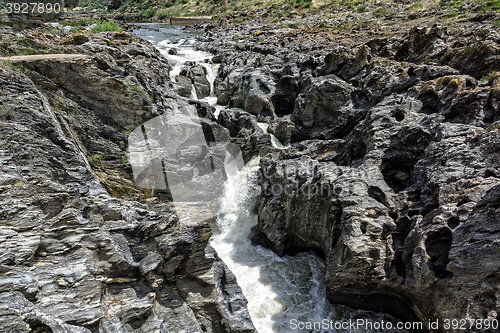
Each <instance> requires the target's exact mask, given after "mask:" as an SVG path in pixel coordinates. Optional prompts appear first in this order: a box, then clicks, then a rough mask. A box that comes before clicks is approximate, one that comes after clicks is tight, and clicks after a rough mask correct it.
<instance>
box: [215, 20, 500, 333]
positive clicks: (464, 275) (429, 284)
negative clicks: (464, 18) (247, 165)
mask: <svg viewBox="0 0 500 333" xmlns="http://www.w3.org/2000/svg"><path fill="white" fill-rule="evenodd" d="M236 29H239V31H238V30H236V31H238V33H239V34H240V35H244V34H245V33H246V34H247V38H244V39H243V38H241V39H240V40H239V41H238V45H231V44H230V43H229V45H228V44H225V42H224V36H231V34H234V33H235V32H234V31H227V29H226V30H225V31H224V32H222V31H218V30H215V31H213V32H212V33H211V38H212V42H211V43H210V44H209V46H207V47H206V48H207V49H209V50H212V51H214V52H218V55H219V57H220V60H221V61H222V69H221V70H220V72H219V77H218V78H217V81H216V83H217V87H218V89H219V90H218V91H217V93H218V96H219V102H221V103H225V104H229V106H237V107H243V108H245V109H248V110H247V111H248V112H249V113H253V114H262V113H259V112H255V111H254V107H253V105H250V104H249V103H247V102H244V101H248V100H249V99H250V98H251V97H252V96H254V95H255V94H254V93H251V90H252V89H253V90H257V89H260V91H259V93H258V95H259V96H261V98H260V100H264V99H265V100H267V101H271V103H272V107H268V109H269V110H271V109H274V110H275V111H276V115H277V116H278V117H279V118H274V119H273V118H265V117H261V119H262V120H265V121H267V122H269V123H270V126H269V129H270V131H271V132H272V133H275V134H276V135H277V136H278V137H279V138H280V139H282V140H283V141H285V142H291V146H290V147H289V148H287V149H284V150H279V149H273V148H261V149H260V154H261V162H260V163H261V170H262V174H261V178H260V179H261V185H262V195H261V197H260V200H259V204H258V212H259V223H258V225H257V226H256V227H255V228H254V232H255V234H254V236H253V240H254V242H256V243H259V244H263V245H265V246H268V247H270V248H271V249H273V250H274V251H275V252H276V253H278V254H280V255H283V254H286V253H292V254H293V253H296V252H297V251H303V250H311V249H312V250H314V251H316V252H317V253H319V254H320V255H322V256H323V257H324V258H325V260H326V264H327V272H326V276H325V283H326V287H327V297H328V298H329V299H330V300H331V301H332V302H333V303H341V304H348V305H351V306H355V307H366V308H385V309H386V310H387V311H389V312H392V313H395V314H397V315H399V316H400V317H402V318H404V319H407V320H415V319H416V318H418V319H420V320H421V321H423V322H424V323H427V322H428V320H429V319H430V320H434V319H439V320H441V321H442V320H443V319H445V318H483V319H487V318H489V319H494V318H497V316H498V312H499V311H500V308H499V307H498V302H499V299H498V293H499V289H498V281H499V279H500V271H499V269H500V268H499V267H500V265H499V263H498V255H499V252H498V249H497V248H498V246H497V242H498V231H497V226H496V225H497V224H498V221H499V218H500V214H499V210H498V209H499V207H500V206H499V203H500V201H499V200H498V198H499V197H498V187H499V186H500V182H499V178H498V177H499V174H498V170H499V167H500V165H499V151H498V149H497V147H498V145H499V140H500V132H499V131H498V127H499V124H498V121H499V120H500V114H499V113H498V89H497V88H498V87H497V86H498V82H500V81H499V79H498V77H499V76H498V73H497V74H496V75H493V76H492V77H491V78H490V79H489V81H478V80H479V79H481V78H482V77H483V76H485V75H486V74H488V73H490V72H492V71H498V70H500V62H498V60H497V58H498V57H499V55H500V53H499V51H498V50H499V48H498V41H499V40H498V33H496V32H495V31H492V32H489V33H488V34H485V35H483V36H482V37H480V36H478V35H476V36H473V34H472V31H476V30H474V27H472V28H470V29H469V30H467V31H468V33H463V34H461V35H458V34H457V33H454V34H450V33H449V32H448V31H447V29H446V28H444V27H442V26H438V25H435V26H433V27H432V28H419V27H416V28H412V29H410V30H409V31H408V32H407V33H406V34H405V35H403V36H401V37H399V38H392V39H391V40H388V39H386V38H384V39H381V38H371V39H370V38H368V36H366V35H363V34H361V37H360V38H358V39H356V38H352V39H350V40H348V41H346V42H345V43H346V44H349V45H337V46H332V47H331V48H330V49H327V48H323V49H320V50H317V48H314V46H312V44H311V42H310V41H308V40H305V41H303V42H302V43H301V44H299V43H295V44H294V47H295V48H294V49H292V50H290V49H287V50H283V49H280V48H279V46H278V47H277V46H276V45H275V44H273V42H276V38H279V37H278V36H276V34H275V33H274V32H273V33H270V34H269V36H266V37H259V38H264V39H265V42H262V41H259V43H258V44H257V41H256V38H255V37H254V35H256V33H255V28H253V27H250V28H247V29H248V30H247V31H241V30H243V29H245V27H243V28H242V27H239V28H236ZM259 36H260V34H259ZM495 36H496V37H495ZM318 38H319V37H318ZM297 39H298V40H300V35H298V36H297ZM304 39H305V38H304ZM226 40H227V39H226ZM340 42H343V41H340ZM231 47H235V48H237V49H239V50H243V52H238V53H236V52H234V51H232V50H231ZM313 50H314V52H315V53H319V55H318V56H317V57H312V56H308V54H307V52H312V51H313ZM269 54H273V56H269ZM276 57H279V58H280V59H279V60H276V61H273V60H272V59H275V58H276ZM252 82H262V83H263V84H261V85H260V86H258V85H257V86H252V85H251V84H250V85H249V83H252ZM246 87H251V88H246ZM231 96H233V97H231ZM234 96H235V97H234ZM261 104H262V103H261ZM237 112H239V113H240V114H241V115H240V116H239V117H237V118H236V119H235V120H234V121H230V122H227V121H225V119H226V118H227V117H226V115H229V111H227V112H226V113H225V114H224V115H223V114H222V113H221V117H222V118H220V119H219V120H222V121H221V125H223V126H226V127H228V128H229V129H230V133H231V135H232V136H234V137H238V136H240V135H242V136H244V135H245V133H246V131H247V128H249V127H251V128H253V127H255V126H247V125H246V123H245V124H243V123H239V124H238V122H237V120H238V119H247V118H250V115H249V114H248V113H246V114H245V113H244V112H242V111H237ZM236 125H239V126H236ZM441 330H444V328H443V327H440V328H439V329H438V331H441ZM479 331H480V330H479Z"/></svg>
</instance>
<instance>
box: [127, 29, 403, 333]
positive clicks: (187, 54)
mask: <svg viewBox="0 0 500 333" xmlns="http://www.w3.org/2000/svg"><path fill="white" fill-rule="evenodd" d="M137 25H138V26H139V27H140V29H137V30H135V31H134V33H135V34H136V35H137V36H139V37H141V38H143V39H146V40H149V41H150V42H152V43H153V44H154V45H155V46H156V47H157V48H158V49H159V50H160V52H161V53H162V54H163V55H164V56H165V57H166V58H167V59H168V61H169V63H170V64H171V66H172V71H171V73H170V76H171V78H172V79H173V80H174V81H175V76H176V75H178V74H179V72H180V70H181V67H182V65H183V64H184V63H185V62H186V61H194V62H198V63H200V64H202V65H203V66H204V67H205V68H206V69H207V71H208V75H207V79H208V80H209V82H210V84H211V88H212V89H211V90H212V91H211V94H210V96H209V97H206V98H204V99H202V100H203V101H206V102H208V103H210V104H211V105H213V106H215V107H216V109H217V112H218V111H219V110H221V109H222V108H224V107H223V106H219V105H216V102H217V98H216V97H215V95H214V91H213V83H214V80H215V77H216V75H217V72H218V65H217V64H213V63H211V61H210V60H211V58H212V55H211V54H209V53H206V52H202V51H198V50H196V49H195V48H194V47H193V42H194V38H195V37H196V34H192V33H186V32H184V31H183V30H182V29H181V28H180V27H178V26H171V25H169V24H155V23H149V24H137ZM171 48H176V49H177V50H178V53H177V54H176V55H172V54H169V52H168V50H169V49H171ZM191 97H192V98H195V99H196V93H195V92H194V89H193V91H192V96H191ZM266 125H267V124H260V125H259V126H261V128H263V129H264V130H265V129H266V128H267V127H266ZM272 143H273V145H274V146H275V147H277V148H280V149H286V147H284V146H283V145H281V143H280V142H279V141H278V140H277V139H276V138H274V137H273V138H272ZM226 169H227V170H226V171H227V174H228V180H227V181H226V183H225V185H224V192H223V195H222V197H221V198H220V210H219V214H218V216H217V219H216V222H217V226H218V229H219V230H218V231H216V230H214V235H213V236H212V238H211V240H210V244H211V245H212V246H213V247H214V248H215V250H216V251H217V253H218V255H219V256H220V257H221V258H222V260H223V261H224V262H225V263H226V265H227V266H228V267H229V268H230V269H231V271H232V272H233V273H234V274H235V276H236V278H237V281H238V284H239V285H240V286H241V288H242V290H243V294H244V295H245V297H246V298H247V300H248V310H249V312H250V315H251V317H252V321H253V323H254V325H255V327H256V329H257V330H258V332H259V333H270V332H356V333H359V332H384V333H387V332H408V331H406V330H396V329H382V328H380V329H376V328H372V329H366V330H360V329H351V328H349V327H345V326H344V328H342V327H341V328H340V329H338V328H337V329H335V326H334V327H333V328H332V325H331V323H345V322H349V320H351V321H356V320H358V319H364V320H369V321H372V322H381V321H384V322H392V323H393V327H395V326H396V323H397V322H398V320H397V319H395V318H394V317H392V316H390V315H388V314H385V313H383V312H373V311H363V310H355V309H352V308H349V307H345V306H338V305H335V306H333V305H331V304H330V303H329V302H328V301H327V300H326V296H325V286H324V284H323V282H322V279H323V277H324V270H325V263H324V261H323V260H322V259H320V258H319V257H317V256H316V255H315V254H313V253H312V252H306V253H299V254H297V255H295V256H288V255H286V256H284V257H279V256H278V255H276V254H275V253H274V252H272V251H271V250H269V249H267V248H264V247H262V246H254V245H252V243H251V241H250V240H249V237H248V235H249V233H250V229H251V227H252V226H254V225H255V224H256V223H257V219H258V217H257V215H256V213H255V206H256V204H257V202H258V199H259V195H260V186H259V184H258V180H257V179H258V172H259V158H258V157H256V158H254V159H252V160H251V161H249V162H248V163H247V164H246V165H245V166H244V167H243V169H242V170H238V169H236V168H232V167H231V165H227V166H226ZM330 321H331V322H330ZM299 322H302V323H303V326H304V328H302V326H299ZM306 322H316V323H321V325H316V326H315V327H311V328H307V327H306V326H307V324H305V323H306ZM326 322H328V323H329V324H328V325H326ZM327 326H328V327H327Z"/></svg>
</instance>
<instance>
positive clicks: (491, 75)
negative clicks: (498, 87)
mask: <svg viewBox="0 0 500 333" xmlns="http://www.w3.org/2000/svg"><path fill="white" fill-rule="evenodd" d="M495 73H496V72H495V71H493V72H491V73H488V74H486V75H485V76H483V77H482V78H480V79H479V81H486V82H487V81H489V80H491V78H492V77H493V76H494V75H495Z"/></svg>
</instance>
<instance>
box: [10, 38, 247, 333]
mask: <svg viewBox="0 0 500 333" xmlns="http://www.w3.org/2000/svg"><path fill="white" fill-rule="evenodd" d="M85 36H87V39H85V40H83V39H81V38H80V39H78V40H79V41H80V42H78V43H74V45H76V46H74V48H73V47H68V50H70V51H71V50H72V51H75V52H78V53H80V54H87V55H88V56H87V57H84V58H80V59H78V58H75V59H44V60H43V61H22V62H21V65H22V66H23V69H22V70H19V69H15V68H9V67H5V66H4V67H3V68H0V86H1V92H0V104H1V105H2V107H1V114H0V121H1V124H2V126H1V128H0V138H1V139H0V140H1V141H0V144H1V152H0V156H1V157H0V207H1V208H0V221H1V227H0V265H1V267H0V270H1V273H0V293H1V295H0V296H1V297H0V299H1V301H0V303H1V316H0V330H1V331H5V332H32V331H34V330H38V331H44V332H45V331H46V332H78V333H84V332H89V333H90V332H109V333H111V332H153V331H154V332H156V331H158V332H214V333H215V332H255V329H254V327H253V324H252V322H251V319H250V316H249V314H248V311H247V308H246V299H245V297H244V296H243V294H242V292H241V289H240V288H239V286H238V285H237V283H236V279H235V277H234V275H233V274H232V273H231V272H230V271H229V269H228V268H227V266H226V265H225V264H224V263H223V262H222V261H221V260H220V259H219V257H218V256H217V254H216V253H215V251H214V250H213V249H212V248H211V247H210V245H209V244H208V241H209V238H210V236H211V227H212V223H213V221H212V220H211V219H204V218H203V219H192V220H191V221H190V223H185V222H183V221H185V219H179V213H178V211H177V209H176V208H175V207H174V206H173V205H172V204H171V203H169V202H168V193H154V192H151V190H149V191H147V190H144V189H141V188H138V187H136V186H135V184H134V182H133V178H132V174H131V173H132V172H131V168H130V165H129V162H130V161H129V159H128V155H127V151H126V147H127V145H126V142H127V136H128V135H129V134H130V130H131V129H133V128H134V127H135V126H138V125H140V124H141V123H142V122H144V121H147V120H149V119H151V118H153V117H155V116H158V115H161V114H169V113H174V111H176V112H184V113H185V114H188V115H189V117H195V116H196V114H197V113H199V114H203V116H206V117H208V118H210V117H213V114H212V110H211V108H210V107H208V106H207V105H203V103H194V104H190V101H189V100H186V99H182V98H180V97H178V96H177V95H176V94H175V93H174V92H173V91H172V89H171V88H172V86H171V85H170V84H169V82H167V78H168V68H169V66H168V64H167V63H166V60H165V59H164V58H162V57H161V55H159V53H158V52H157V51H156V50H154V48H153V47H152V45H150V44H149V43H147V42H143V41H140V40H138V39H136V38H134V37H133V36H132V35H130V34H124V33H110V34H101V35H98V36H96V35H92V34H89V33H85ZM73 37H74V36H73ZM71 38H72V37H71V36H70V37H68V41H69V42H71V41H74V40H75V38H76V37H75V38H73V39H71ZM51 45H52V47H54V48H55V47H57V45H58V44H57V43H55V44H51ZM68 45H73V44H71V43H70V44H68ZM179 110H181V111H179ZM196 117H197V116H196ZM200 119H201V118H200ZM201 122H202V123H204V124H205V125H204V126H205V127H206V129H207V133H208V134H210V135H212V137H213V138H214V140H215V137H217V138H218V141H223V140H227V139H228V135H227V133H226V132H227V130H225V129H223V128H221V127H220V126H219V125H218V124H216V123H214V122H213V121H211V120H209V119H207V118H204V119H202V120H201ZM188 148H189V147H188ZM189 156H190V155H189V151H187V152H186V156H185V157H186V158H189Z"/></svg>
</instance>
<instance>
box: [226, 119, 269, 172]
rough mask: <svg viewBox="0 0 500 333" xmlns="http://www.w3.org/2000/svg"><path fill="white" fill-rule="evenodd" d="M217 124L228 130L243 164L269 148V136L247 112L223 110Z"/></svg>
mask: <svg viewBox="0 0 500 333" xmlns="http://www.w3.org/2000/svg"><path fill="white" fill-rule="evenodd" d="M218 122H219V124H220V125H221V126H223V127H225V128H227V129H228V130H229V134H230V135H231V141H232V142H233V143H235V144H238V145H239V146H240V148H241V152H242V154H243V160H244V161H245V163H246V162H248V161H249V160H250V159H251V158H252V157H253V156H256V155H258V154H259V152H260V151H261V149H263V148H266V147H269V146H271V136H270V135H269V134H267V133H265V132H264V131H263V130H262V129H261V128H260V127H259V126H258V125H257V117H255V116H254V115H252V114H250V113H248V112H245V111H239V110H231V109H224V110H222V111H221V112H220V113H219V118H218Z"/></svg>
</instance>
